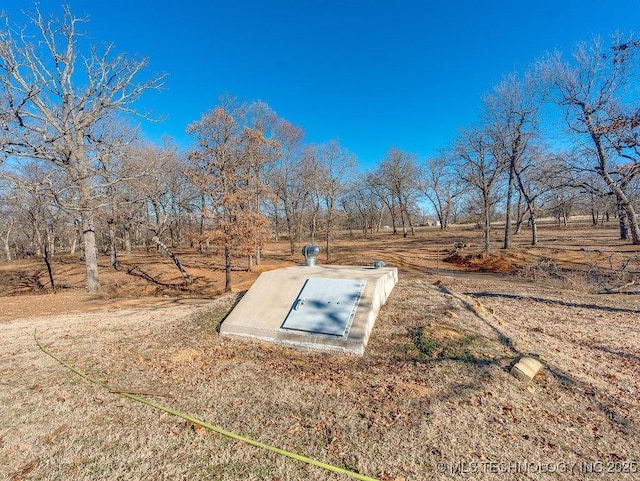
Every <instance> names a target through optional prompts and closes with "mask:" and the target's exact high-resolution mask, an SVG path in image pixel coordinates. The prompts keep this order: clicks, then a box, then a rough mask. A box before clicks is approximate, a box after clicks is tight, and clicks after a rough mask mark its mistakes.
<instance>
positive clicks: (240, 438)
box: [33, 329, 379, 481]
mask: <svg viewBox="0 0 640 481" xmlns="http://www.w3.org/2000/svg"><path fill="white" fill-rule="evenodd" d="M33 338H34V340H35V341H36V344H37V345H38V347H39V348H40V350H41V351H42V352H44V353H45V354H46V355H47V356H49V357H51V358H53V359H55V360H56V361H58V362H59V363H60V364H62V365H63V366H64V367H66V368H67V369H69V370H70V371H71V372H73V373H74V374H76V375H78V376H80V377H81V378H83V379H85V380H87V381H89V382H91V383H93V384H97V385H99V386H101V387H103V388H105V389H109V386H107V385H106V384H105V383H103V382H101V381H98V380H97V379H93V378H92V377H89V376H88V375H87V374H85V373H83V372H82V371H79V370H78V369H76V368H74V367H73V366H71V365H70V364H68V363H67V362H65V361H63V360H62V359H60V358H59V357H57V356H56V355H55V354H53V353H52V352H50V351H48V350H47V349H45V348H44V347H43V346H42V344H41V343H40V341H39V340H38V337H37V335H36V329H34V331H33ZM118 394H120V395H121V396H124V397H126V398H129V399H131V400H133V401H137V402H140V403H143V404H147V405H148V406H151V407H154V408H156V409H159V410H160V411H164V412H166V413H169V414H172V415H174V416H178V417H180V418H182V419H185V420H186V421H189V422H192V423H194V424H197V425H199V426H202V427H203V428H207V429H210V430H211V431H214V432H216V433H218V434H221V435H223V436H227V437H229V438H232V439H235V440H237V441H241V442H243V443H245V444H249V445H251V446H256V447H258V448H262V449H266V450H267V451H271V452H272V453H276V454H279V455H281V456H286V457H288V458H292V459H296V460H298V461H302V462H303V463H307V464H311V465H313V466H318V467H319V468H323V469H326V470H328V471H332V472H334V473H338V474H346V475H347V476H351V477H352V478H355V479H358V480H361V481H379V480H377V479H375V478H370V477H369V476H365V475H363V474H359V473H356V472H353V471H349V470H347V469H343V468H339V467H338V466H333V465H331V464H327V463H323V462H321V461H318V460H316V459H312V458H308V457H306V456H301V455H299V454H296V453H292V452H290V451H286V450H284V449H280V448H276V447H275V446H270V445H269V444H264V443H261V442H259V441H254V440H253V439H250V438H246V437H244V436H241V435H239V434H236V433H233V432H231V431H227V430H225V429H222V428H220V427H218V426H214V425H212V424H209V423H207V422H204V421H201V420H199V419H197V418H194V417H192V416H189V415H188V414H184V413H181V412H179V411H175V410H173V409H171V408H168V407H166V406H163V405H162V404H159V403H156V402H154V401H150V400H148V399H145V398H143V397H140V396H137V395H135V394H130V393H127V392H121V393H118Z"/></svg>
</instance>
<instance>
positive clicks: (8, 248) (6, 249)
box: [2, 219, 13, 262]
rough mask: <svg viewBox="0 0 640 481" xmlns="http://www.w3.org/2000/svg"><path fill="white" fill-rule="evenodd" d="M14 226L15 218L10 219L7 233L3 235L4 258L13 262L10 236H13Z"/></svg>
mask: <svg viewBox="0 0 640 481" xmlns="http://www.w3.org/2000/svg"><path fill="white" fill-rule="evenodd" d="M12 227H13V219H10V220H9V225H8V227H7V233H6V234H5V236H4V237H3V239H2V240H3V244H4V258H5V259H6V261H7V262H11V246H10V245H9V238H10V236H11V228H12Z"/></svg>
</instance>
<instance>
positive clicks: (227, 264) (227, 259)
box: [224, 247, 231, 292]
mask: <svg viewBox="0 0 640 481" xmlns="http://www.w3.org/2000/svg"><path fill="white" fill-rule="evenodd" d="M224 274H225V275H224V292H231V251H230V250H229V248H228V247H225V248H224Z"/></svg>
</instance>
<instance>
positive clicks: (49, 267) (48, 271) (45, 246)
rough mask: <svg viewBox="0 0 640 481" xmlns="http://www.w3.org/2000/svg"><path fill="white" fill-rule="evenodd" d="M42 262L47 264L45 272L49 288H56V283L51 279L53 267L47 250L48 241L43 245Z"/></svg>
mask: <svg viewBox="0 0 640 481" xmlns="http://www.w3.org/2000/svg"><path fill="white" fill-rule="evenodd" d="M44 263H45V264H46V265H47V273H48V274H49V282H50V283H51V289H52V290H54V291H55V290H56V283H55V282H54V280H53V269H52V268H51V253H50V252H49V243H48V242H47V243H46V244H45V245H44Z"/></svg>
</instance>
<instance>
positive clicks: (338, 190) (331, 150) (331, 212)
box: [316, 140, 356, 262]
mask: <svg viewBox="0 0 640 481" xmlns="http://www.w3.org/2000/svg"><path fill="white" fill-rule="evenodd" d="M316 162H317V172H318V183H317V189H318V197H319V198H320V199H322V203H323V206H324V228H325V256H326V261H327V262H330V261H331V237H332V236H333V234H334V233H333V231H334V228H335V225H334V224H335V217H336V212H337V207H338V202H339V200H340V197H341V196H342V195H343V194H344V193H345V188H346V185H347V182H348V181H349V180H350V179H351V178H352V176H353V174H354V172H355V168H356V158H355V156H354V155H353V154H352V153H351V152H349V151H348V150H347V149H345V148H344V147H342V146H341V145H340V144H339V143H338V142H337V141H335V140H332V141H330V142H328V143H326V144H323V145H321V146H319V148H318V156H317V157H316Z"/></svg>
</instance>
